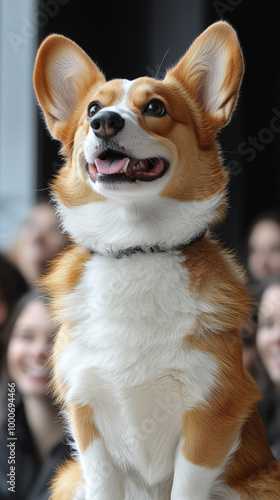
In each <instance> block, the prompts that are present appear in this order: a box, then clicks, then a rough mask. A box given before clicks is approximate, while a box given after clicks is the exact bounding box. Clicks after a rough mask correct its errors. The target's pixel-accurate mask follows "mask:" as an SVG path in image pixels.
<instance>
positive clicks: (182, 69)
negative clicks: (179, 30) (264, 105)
mask: <svg viewBox="0 0 280 500" xmlns="http://www.w3.org/2000/svg"><path fill="white" fill-rule="evenodd" d="M242 75H243V57H242V53H241V49H240V46H239V43H238V39H237V36H236V33H235V31H234V29H233V28H232V27H231V26H230V25H229V24H227V23H226V22H222V21H220V22H217V23H215V24H212V25H211V26H210V27H209V28H207V29H206V30H205V31H204V32H203V33H202V34H201V35H200V36H199V37H198V38H197V39H196V40H195V41H194V43H193V44H192V45H191V47H190V48H189V50H188V51H187V53H186V54H185V56H184V57H183V58H182V59H181V60H180V61H179V63H178V64H177V66H175V67H174V68H173V69H171V70H170V71H169V72H168V73H167V75H166V79H167V80H168V78H169V77H170V76H171V77H173V78H175V79H176V80H177V81H179V82H180V83H181V84H182V85H183V87H184V88H185V89H186V90H187V92H188V93H189V94H190V95H191V97H192V98H193V99H194V100H195V102H196V103H197V104H198V106H199V107H200V109H201V110H202V112H204V113H207V115H208V116H207V120H210V122H211V123H212V128H213V130H214V131H215V130H217V129H219V128H221V127H223V126H225V125H226V124H227V123H228V121H229V120H230V117H231V114H232V111H233V109H234V105H235V102H236V99H237V95H238V90H239V87H240V84H241V80H242Z"/></svg>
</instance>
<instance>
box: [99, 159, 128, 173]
mask: <svg viewBox="0 0 280 500" xmlns="http://www.w3.org/2000/svg"><path fill="white" fill-rule="evenodd" d="M128 159H129V158H117V159H116V160H113V159H110V158H108V160H100V158H96V160H95V166H96V168H97V171H98V173H99V174H104V175H108V174H117V173H118V172H120V170H121V169H122V168H123V167H124V166H125V164H126V162H127V160H128Z"/></svg>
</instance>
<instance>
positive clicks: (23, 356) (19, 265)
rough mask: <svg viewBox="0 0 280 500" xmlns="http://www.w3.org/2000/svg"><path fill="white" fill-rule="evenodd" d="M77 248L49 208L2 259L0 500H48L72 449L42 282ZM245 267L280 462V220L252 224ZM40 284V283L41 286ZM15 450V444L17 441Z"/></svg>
mask: <svg viewBox="0 0 280 500" xmlns="http://www.w3.org/2000/svg"><path fill="white" fill-rule="evenodd" d="M68 244H69V241H68V239H67V237H66V236H65V235H63V234H62V233H61V232H60V229H59V223H58V220H57V217H56V214H55V211H54V209H53V207H52V205H51V204H50V203H49V201H48V200H44V201H42V202H40V203H38V204H37V205H36V206H35V207H34V208H33V209H32V210H31V212H30V213H29V214H28V216H27V218H26V220H25V222H24V224H23V225H22V227H21V228H20V230H19V232H18V234H17V235H16V237H15V239H14V242H13V244H12V247H11V248H10V250H9V252H8V253H7V254H6V255H0V342H1V350H0V360H1V364H0V370H1V377H0V398H1V400H0V443H1V453H0V498H1V499H2V500H6V499H7V500H8V499H9V498H14V499H16V500H47V499H48V498H49V493H48V487H49V482H50V480H51V477H52V475H53V473H54V470H55V467H56V466H57V464H58V463H59V462H61V460H63V459H64V458H66V457H67V455H68V453H69V447H68V444H67V436H66V434H65V429H64V428H63V426H62V424H61V420H60V418H59V410H60V408H58V406H57V405H56V403H55V401H54V399H53V397H52V394H51V390H50V389H49V382H50V379H51V370H50V366H49V364H48V361H49V354H50V351H51V347H52V343H53V338H54V335H55V333H56V331H57V325H56V324H55V323H54V322H53V320H52V319H51V317H50V314H49V311H48V308H47V304H46V298H45V296H44V295H43V294H42V293H41V292H40V289H39V286H38V282H40V277H41V276H42V275H43V274H44V272H45V270H46V268H47V266H48V265H49V263H50V262H51V261H52V260H53V259H54V258H55V257H56V256H57V255H58V254H59V253H60V252H61V250H62V249H63V248H65V246H67V245H68ZM244 246H245V253H244V263H245V267H246V269H247V273H248V277H249V280H248V291H249V293H250V294H251V296H252V300H253V304H254V307H253V312H252V316H251V317H250V318H248V321H247V322H246V324H244V325H242V328H241V341H242V344H243V363H244V366H245V368H246V369H248V370H249V371H250V372H251V374H252V375H253V377H254V378H255V379H256V381H257V383H258V385H259V388H260V391H261V393H262V396H263V398H262V400H261V402H260V412H261V416H262V418H263V421H264V424H265V428H266V433H267V437H268V441H269V444H270V446H271V449H272V451H273V453H274V455H275V456H276V458H277V459H278V460H280V212H279V213H278V212H277V211H270V212H267V213H265V214H262V215H261V216H260V217H258V218H257V219H256V220H254V221H253V222H252V225H251V227H250V229H249V231H248V236H247V239H246V242H245V245H244ZM38 280H39V281H38ZM13 387H15V388H16V392H15V398H14V404H15V436H16V438H17V440H16V441H15V446H16V464H17V469H16V470H17V475H16V481H17V488H16V493H14V492H13V491H12V486H11V490H10V491H9V489H8V487H7V486H9V485H7V474H8V473H9V470H10V464H9V453H10V450H11V448H9V447H7V437H8V431H9V429H12V428H13V427H12V419H11V426H10V427H8V418H7V416H8V411H9V410H8V398H9V393H8V391H9V388H10V389H11V390H12V388H13ZM9 442H11V441H9Z"/></svg>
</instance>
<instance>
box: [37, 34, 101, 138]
mask: <svg viewBox="0 0 280 500" xmlns="http://www.w3.org/2000/svg"><path fill="white" fill-rule="evenodd" d="M105 81H106V80H105V77H104V75H103V74H102V72H101V71H100V70H99V69H98V67H97V66H96V64H94V62H93V61H92V60H91V59H90V57H89V56H88V55H87V54H86V53H85V52H84V51H83V50H82V49H81V48H80V47H79V46H78V45H77V44H76V43H74V42H73V41H72V40H70V39H69V38H66V37H64V36H62V35H50V36H49V37H47V38H46V40H44V42H43V43H42V45H41V47H40V49H39V51H38V54H37V58H36V62H35V68H34V88H35V92H36V94H37V98H38V101H39V104H40V106H41V108H42V110H43V112H44V115H45V119H46V122H47V125H48V128H49V130H50V132H51V134H52V136H53V137H54V138H55V139H57V140H59V141H60V142H62V143H63V144H67V141H69V132H70V129H73V132H72V134H73V133H74V131H75V126H73V127H70V126H69V125H70V122H71V121H72V120H73V118H74V117H75V112H76V113H77V116H78V117H79V115H78V112H77V111H80V110H77V107H78V106H79V103H80V102H81V101H82V99H83V98H84V97H85V96H86V95H87V93H88V92H89V90H90V89H92V87H93V86H94V85H98V84H103V83H105ZM80 113H81V111H80Z"/></svg>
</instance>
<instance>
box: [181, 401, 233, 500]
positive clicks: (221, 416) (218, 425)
mask: <svg viewBox="0 0 280 500" xmlns="http://www.w3.org/2000/svg"><path fill="white" fill-rule="evenodd" d="M240 426H241V423H240V421H239V420H238V419H235V420H234V419H230V418H228V417H227V414H226V413H224V412H223V411H221V408H218V406H216V408H211V406H210V405H209V406H208V405H205V406H203V407H200V408H197V409H193V410H191V411H187V412H186V413H185V415H184V425H183V433H182V436H181V439H180V442H179V445H178V448H177V453H176V458H175V467H174V479H173V487H172V492H171V500H194V499H195V500H209V499H210V495H211V493H212V490H213V486H214V483H215V481H216V480H217V478H218V477H219V476H220V475H221V474H222V472H223V470H224V465H225V463H226V460H227V458H228V457H229V455H230V454H231V453H232V452H233V451H234V450H235V448H236V447H237V445H238V437H239V432H240Z"/></svg>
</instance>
